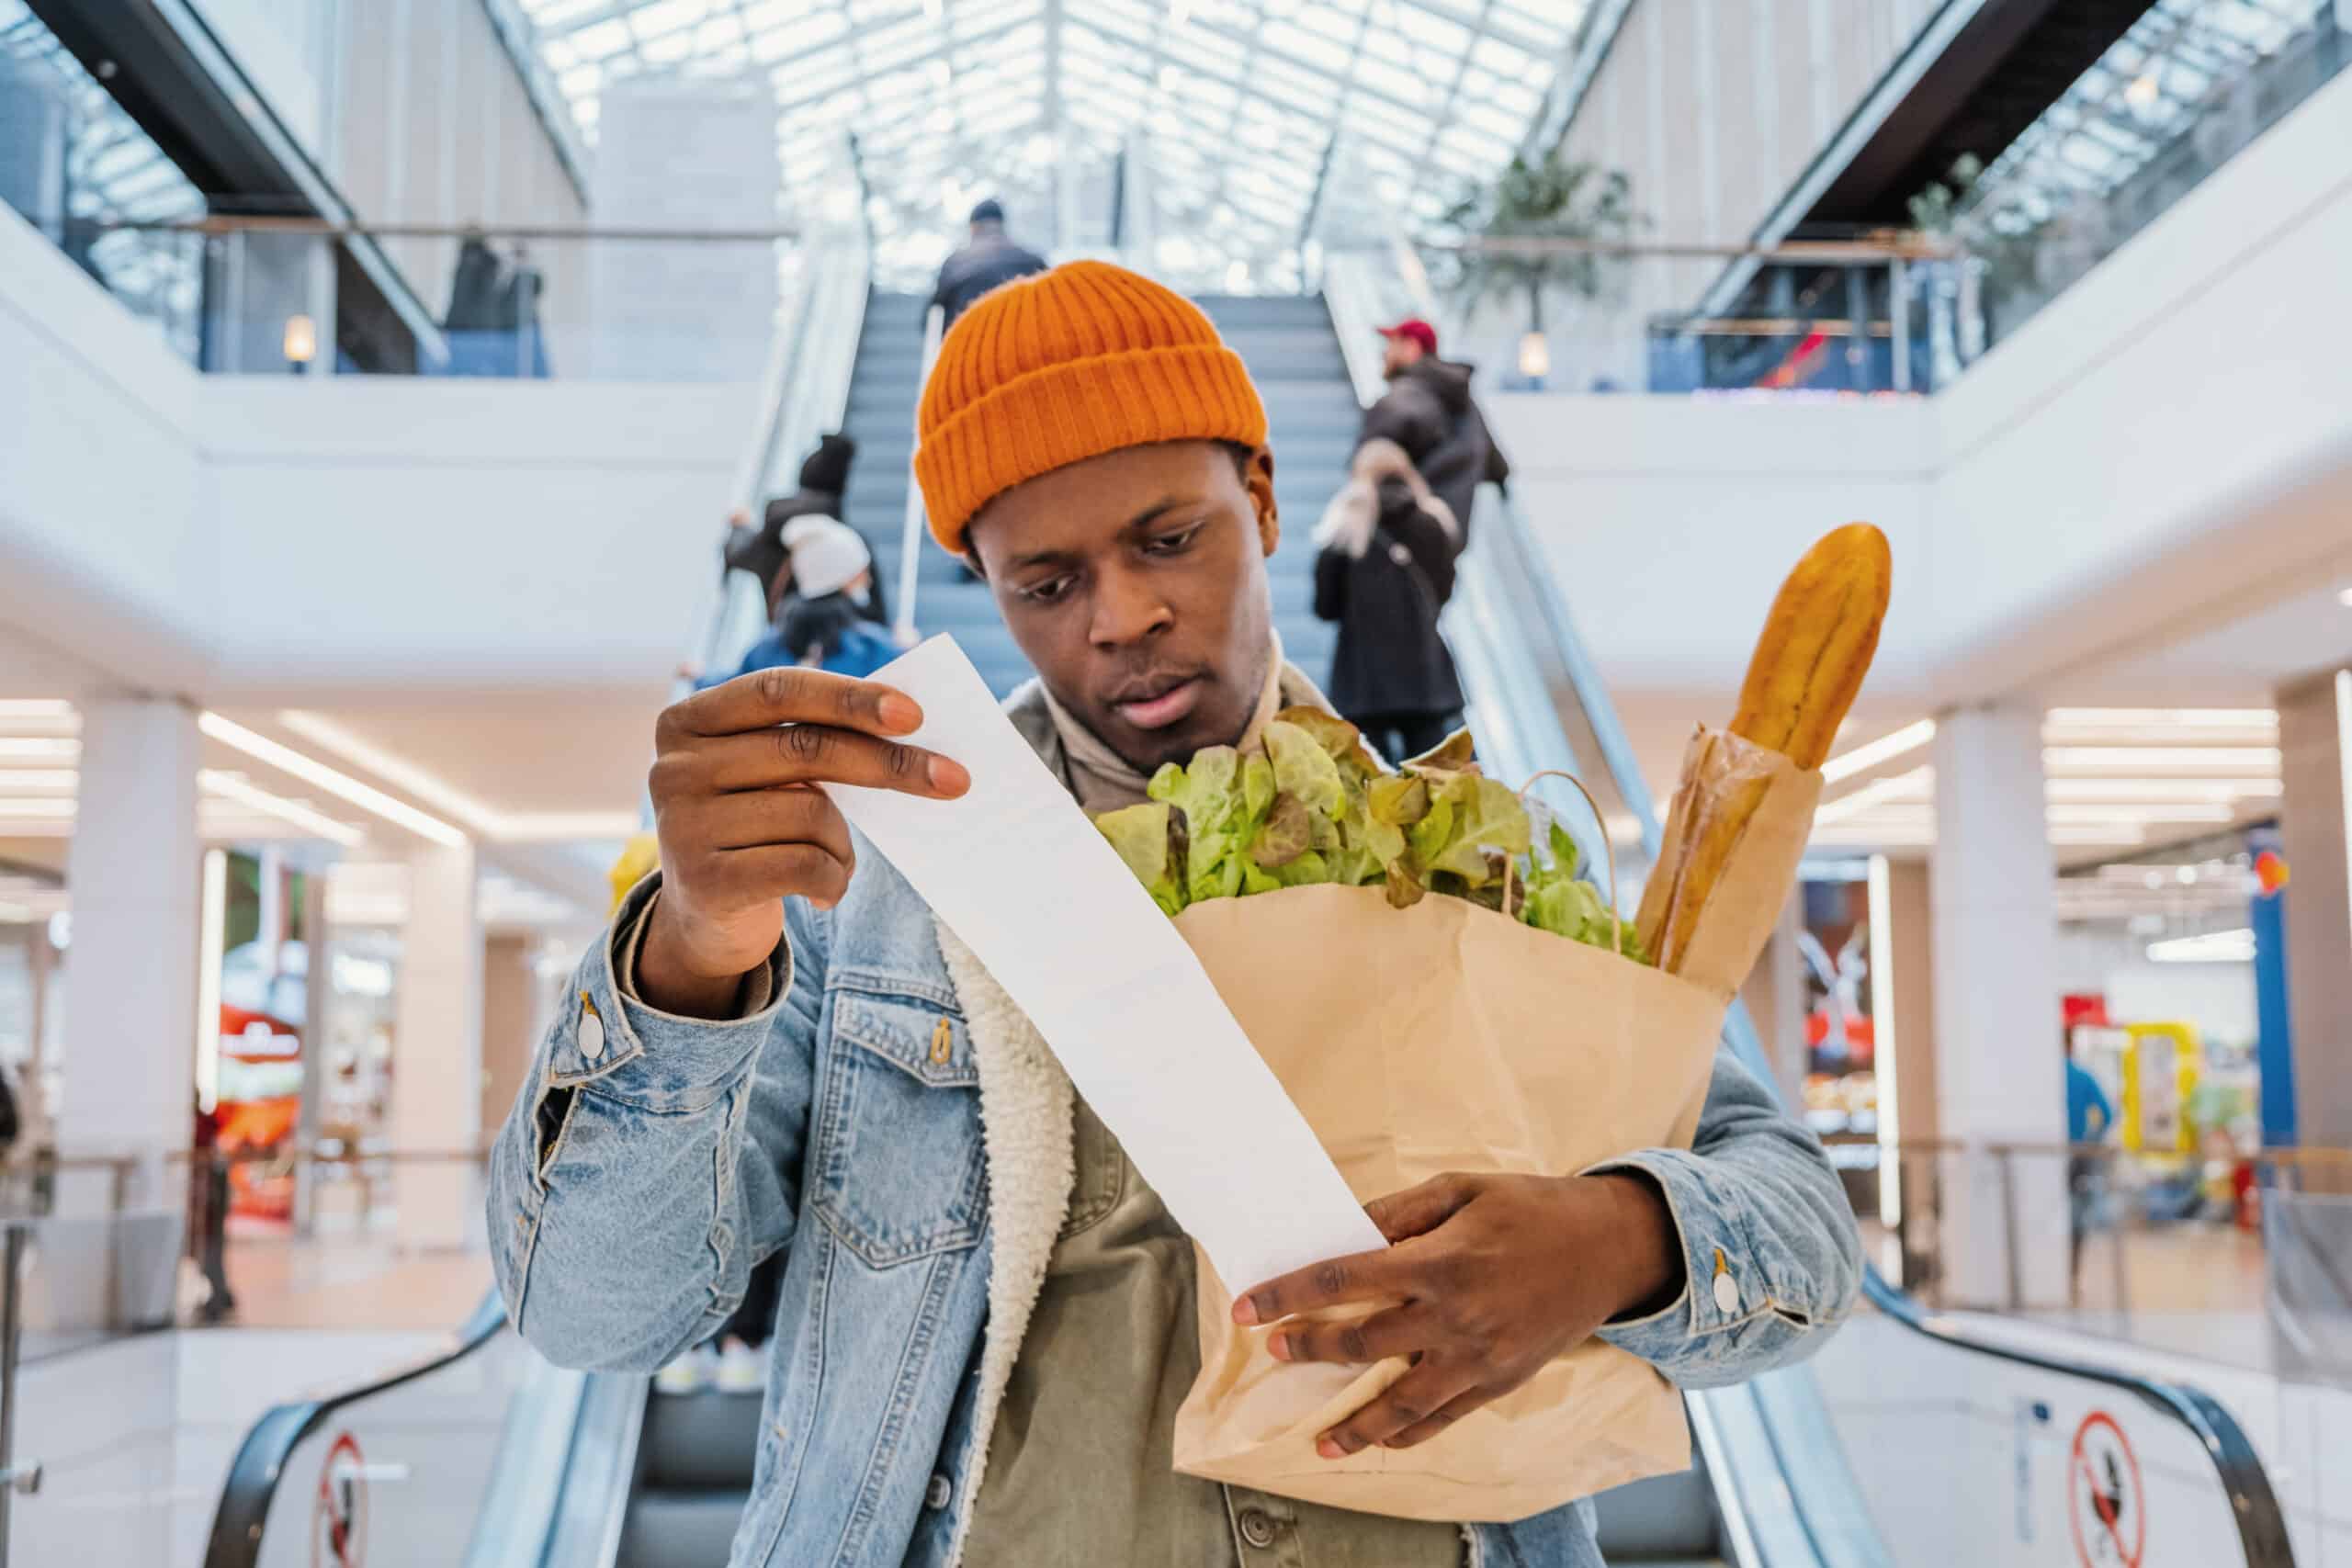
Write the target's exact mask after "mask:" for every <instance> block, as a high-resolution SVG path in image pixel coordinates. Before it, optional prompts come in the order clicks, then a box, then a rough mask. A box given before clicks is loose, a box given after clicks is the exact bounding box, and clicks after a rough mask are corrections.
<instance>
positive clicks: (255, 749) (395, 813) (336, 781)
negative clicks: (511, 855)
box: [196, 711, 466, 848]
mask: <svg viewBox="0 0 2352 1568" xmlns="http://www.w3.org/2000/svg"><path fill="white" fill-rule="evenodd" d="M196 727H197V728H198V729H200V730H202V731H203V732H204V733H205V734H207V735H209V736H210V737H211V738H212V739H215V740H218V741H220V744H222V745H223V746H228V747H232V748H233V749H234V750H239V751H243V753H244V754H245V755H246V756H248V757H251V758H254V760H255V761H262V762H266V763H268V764H269V765H270V766H271V767H273V768H276V769H277V770H278V771H279V772H280V773H290V774H292V775H293V776H294V777H296V778H298V779H300V780H301V781H302V782H303V783H304V784H315V785H317V786H318V787H319V788H321V789H322V790H325V791H326V792H327V793H328V794H329V795H334V796H335V797H336V798H337V799H340V800H347V801H349V802H350V803H351V804H352V805H354V806H356V807H359V808H360V809H361V810H362V811H367V812H372V813H373V814H374V815H376V816H378V817H380V818H383V819H384V820H385V821H387V822H390V823H391V824H392V825H393V826H395V827H399V828H405V829H408V830H409V831H410V832H412V833H414V834H416V835H417V836H418V837H420V838H424V839H430V840H433V842H435V843H436V844H446V845H448V846H449V847H451V848H455V847H457V846H458V845H459V844H462V843H464V842H465V841H466V835H465V833H464V831H463V830H462V829H458V828H455V827H452V826H451V825H450V824H448V823H447V822H444V821H442V820H441V819H440V818H437V817H431V816H427V815H426V814H425V813H424V812H422V811H419V810H418V809H417V808H416V807H413V806H411V805H409V804H408V803H407V802H406V801H401V800H395V799H393V798H392V797H391V796H390V795H386V794H385V793H384V792H383V791H382V790H380V789H377V788H375V787H374V786H372V785H369V784H361V783H360V782H359V781H358V780H357V779H355V778H353V777H352V776H351V775H350V774H349V773H340V772H337V771H336V770H335V769H334V768H330V767H328V766H327V765H326V764H325V763H324V762H322V761H318V760H317V759H316V758H314V757H306V756H304V755H303V754H302V753H301V752H300V751H297V750H294V749H293V748H292V747H291V746H281V745H279V744H278V743H277V741H275V740H272V739H269V737H267V736H266V735H256V734H254V732H253V731H252V730H250V729H247V728H245V727H244V726H243V725H242V724H238V723H236V722H235V721H233V720H231V719H226V718H223V717H221V716H220V715H219V714H217V713H212V712H209V711H207V712H204V713H200V714H198V715H197V718H196Z"/></svg>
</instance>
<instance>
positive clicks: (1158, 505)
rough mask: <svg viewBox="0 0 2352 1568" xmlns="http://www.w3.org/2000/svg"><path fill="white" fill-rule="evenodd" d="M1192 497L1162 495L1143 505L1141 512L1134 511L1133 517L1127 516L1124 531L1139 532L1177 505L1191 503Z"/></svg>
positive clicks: (1188, 504)
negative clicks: (1156, 499)
mask: <svg viewBox="0 0 2352 1568" xmlns="http://www.w3.org/2000/svg"><path fill="white" fill-rule="evenodd" d="M1193 499H1194V498H1193V497H1192V496H1188V495H1165V496H1162V497H1160V498H1159V500H1158V501H1155V502H1152V503H1151V504H1150V505H1149V506H1147V507H1145V508H1144V509H1143V510H1142V511H1141V512H1138V513H1136V514H1135V515H1134V516H1133V517H1130V518H1128V519H1127V525H1126V528H1125V530H1124V531H1125V532H1126V533H1129V534H1136V533H1140V532H1142V531H1143V530H1144V529H1146V528H1148V527H1150V526H1151V525H1153V524H1154V523H1157V522H1159V520H1160V519H1161V518H1162V517H1165V516H1167V515H1168V513H1171V512H1173V511H1175V510H1176V509H1177V508H1178V507H1180V506H1190V505H1192V504H1193Z"/></svg>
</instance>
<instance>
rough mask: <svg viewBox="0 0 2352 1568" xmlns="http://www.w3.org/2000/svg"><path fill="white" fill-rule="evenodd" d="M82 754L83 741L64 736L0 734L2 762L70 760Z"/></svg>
mask: <svg viewBox="0 0 2352 1568" xmlns="http://www.w3.org/2000/svg"><path fill="white" fill-rule="evenodd" d="M81 754H82V743H81V742H80V741H79V740H69V739H64V738H63V737H62V736H46V735H40V736H35V735H5V736H0V762H70V761H73V760H74V758H76V757H78V756H80V755H81Z"/></svg>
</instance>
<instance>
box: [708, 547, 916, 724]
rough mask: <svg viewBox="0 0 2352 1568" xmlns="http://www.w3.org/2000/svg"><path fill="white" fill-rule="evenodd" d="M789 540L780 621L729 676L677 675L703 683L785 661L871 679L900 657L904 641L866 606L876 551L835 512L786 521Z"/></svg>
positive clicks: (778, 607) (778, 613) (777, 608)
mask: <svg viewBox="0 0 2352 1568" xmlns="http://www.w3.org/2000/svg"><path fill="white" fill-rule="evenodd" d="M783 543H784V547H785V550H786V554H787V556H788V558H789V568H788V570H789V573H790V581H791V589H790V591H789V592H786V594H784V595H783V596H782V597H781V598H780V600H779V601H778V603H777V604H776V605H775V624H774V626H772V627H771V628H770V630H769V632H768V634H767V636H765V637H762V638H760V640H759V641H757V642H755V643H753V644H752V646H751V648H750V649H748V650H746V651H745V653H744V655H743V660H742V662H741V664H740V665H738V666H737V667H736V669H735V670H734V671H732V673H730V674H728V675H722V676H717V677H713V678H710V679H705V678H704V677H703V675H702V673H701V672H700V671H696V670H694V669H691V668H688V667H684V666H681V667H680V670H679V673H680V674H682V675H684V676H685V677H686V678H687V679H688V680H690V681H692V682H695V685H696V686H697V687H703V688H707V687H710V686H715V685H718V683H719V682H721V681H726V680H732V679H733V678H734V677H735V676H737V675H748V674H750V673H751V672H752V671H754V670H769V669H774V668H775V667H776V666H778V665H785V664H801V665H809V666H810V667H813V668H816V669H821V670H830V671H833V672H834V673H835V674H840V675H856V676H865V675H870V674H872V673H873V672H874V671H876V670H878V669H880V668H881V667H882V666H883V665H885V664H888V662H889V661H890V660H892V659H893V658H895V657H897V655H898V651H899V645H898V643H897V642H895V641H894V640H893V639H892V638H891V637H890V636H889V635H888V634H887V633H886V632H884V631H883V630H882V628H880V627H879V626H876V625H875V624H874V622H873V620H872V618H871V615H870V612H869V610H868V608H867V605H868V604H869V603H870V602H871V599H872V595H873V589H874V553H873V552H872V551H871V550H869V549H867V548H866V547H865V539H864V538H863V537H862V536H860V535H859V534H858V531H857V530H856V529H854V528H853V527H851V526H850V525H848V524H846V523H843V522H842V521H841V520H840V519H839V518H835V517H823V516H807V517H796V518H794V519H792V521H790V522H789V523H786V525H784V531H783Z"/></svg>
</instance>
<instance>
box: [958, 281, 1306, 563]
mask: <svg viewBox="0 0 2352 1568" xmlns="http://www.w3.org/2000/svg"><path fill="white" fill-rule="evenodd" d="M915 427H916V437H917V441H918V443H919V445H918V446H917V447H916V449H915V477H916V479H919V480H920V481H921V482H922V499H923V504H924V505H925V506H927V507H928V508H929V509H930V512H931V533H932V536H933V538H935V539H937V540H938V541H939V542H940V543H941V544H942V545H944V546H945V547H947V548H948V549H950V550H953V551H955V552H956V553H958V554H961V553H962V552H963V549H964V530H965V527H966V525H968V524H969V523H970V522H971V520H972V518H973V516H974V514H975V513H978V511H979V510H980V508H982V507H983V506H986V505H987V504H988V503H989V502H991V501H993V500H995V499H996V498H997V497H998V496H1000V495H1002V494H1003V493H1004V492H1005V491H1009V490H1011V489H1012V487H1013V486H1014V485H1017V484H1019V483H1021V482H1022V481H1023V480H1024V479H1035V478H1036V477H1037V476H1038V475H1040V474H1047V473H1051V472H1053V471H1054V470H1055V469H1056V468H1068V467H1069V465H1070V464H1072V463H1077V462H1082V461H1084V460H1085V459H1086V458H1089V457H1100V456H1102V455H1103V453H1105V452H1115V451H1117V450H1119V449H1120V448H1121V447H1123V446H1148V445H1150V444H1151V443H1153V442H1156V441H1235V442H1238V443H1240V444H1241V445H1242V446H1250V447H1257V446H1264V445H1265V444H1266V409H1265V405H1264V404H1263V403H1261V402H1260V401H1259V400H1258V389H1257V388H1256V387H1255V386H1253V385H1251V384H1250V372H1249V371H1248V370H1247V369H1246V368H1244V367H1243V366H1242V363H1241V356H1240V355H1238V354H1236V353H1234V352H1233V350H1231V349H1229V348H1227V347H1226V346H1225V344H1224V341H1223V340H1222V339H1220V338H1219V337H1218V336H1217V335H1216V327H1214V326H1212V325H1210V324H1209V319H1208V317H1206V316H1205V315H1204V314H1202V313H1201V309H1200V307H1199V306H1197V305H1195V304H1193V302H1192V301H1191V300H1189V299H1185V298H1184V297H1183V296H1182V295H1181V294H1178V293H1175V292H1174V291H1172V290H1170V289H1168V288H1162V287H1161V286H1160V285H1159V284H1157V283H1154V282H1152V281H1151V280H1150V279H1149V278H1148V277H1143V276H1138V275H1136V274H1135V273H1132V272H1129V271H1127V270H1126V269H1125V267H1117V266H1113V265H1110V264H1109V263H1108V262H1095V261H1079V262H1069V263H1066V264H1065V265H1061V266H1057V267H1056V268H1054V269H1053V270H1052V271H1051V272H1046V273H1040V274H1038V275H1037V276H1034V277H1028V278H1023V279H1022V280H1020V281H1018V282H1014V283H1009V284H1006V285H1005V286H1004V287H1003V288H999V289H997V290H996V291H995V292H993V293H991V294H989V296H987V297H986V298H985V299H981V300H980V302H979V303H978V304H977V305H974V306H973V307H972V308H971V309H970V310H967V311H966V312H965V313H964V314H963V316H962V317H961V318H959V319H958V320H957V321H956V326H955V329H954V330H953V331H951V332H950V333H948V334H947V337H946V340H945V341H944V343H942V344H940V347H939V359H938V362H937V363H936V364H935V365H933V367H932V371H931V379H930V381H929V382H927V383H926V384H925V385H924V387H923V391H922V408H921V410H920V412H918V414H917V416H916V420H915Z"/></svg>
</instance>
